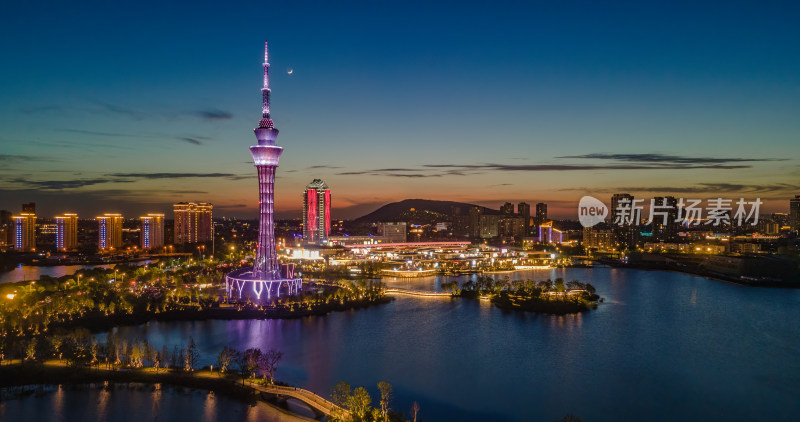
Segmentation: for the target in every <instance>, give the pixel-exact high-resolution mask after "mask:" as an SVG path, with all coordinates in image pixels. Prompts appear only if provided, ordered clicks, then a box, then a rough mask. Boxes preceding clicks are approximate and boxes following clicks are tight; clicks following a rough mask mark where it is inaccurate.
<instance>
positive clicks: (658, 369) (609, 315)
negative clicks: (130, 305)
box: [101, 267, 800, 421]
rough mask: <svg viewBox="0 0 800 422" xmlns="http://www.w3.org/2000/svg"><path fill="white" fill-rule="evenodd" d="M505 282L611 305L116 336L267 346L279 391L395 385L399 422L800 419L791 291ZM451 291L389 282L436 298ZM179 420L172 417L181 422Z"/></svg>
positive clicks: (589, 272) (666, 277) (606, 272)
mask: <svg viewBox="0 0 800 422" xmlns="http://www.w3.org/2000/svg"><path fill="white" fill-rule="evenodd" d="M506 275H508V276H510V277H513V278H532V279H535V280H542V279H546V278H548V277H550V278H556V277H563V278H564V279H565V280H567V281H569V280H572V279H578V280H580V281H583V282H589V283H592V284H593V285H594V286H595V287H596V288H597V292H598V293H599V294H600V295H601V296H602V297H604V298H605V302H604V303H601V304H600V305H599V307H598V309H596V310H593V311H590V312H586V313H582V314H577V315H569V316H547V315H536V314H524V313H514V312H508V311H503V310H500V309H498V308H495V307H492V306H491V305H490V304H489V303H488V302H485V301H476V300H469V299H458V298H449V297H408V296H399V297H397V299H396V300H395V301H394V302H392V303H390V304H387V305H381V306H376V307H372V308H368V309H362V310H356V311H348V312H339V313H332V314H330V315H327V316H324V317H307V318H302V319H297V320H244V321H221V320H212V321H196V322H156V321H153V322H150V323H148V324H144V325H140V326H128V327H120V328H117V329H115V330H116V331H117V332H118V333H119V334H120V335H122V336H124V337H127V338H130V339H134V338H136V337H141V338H147V339H148V340H149V341H150V342H151V343H153V344H154V345H155V346H156V347H159V348H160V347H161V345H163V344H167V345H168V346H169V347H170V348H171V347H172V345H175V344H177V345H182V344H185V343H186V342H187V341H188V339H189V337H192V338H194V340H195V341H196V342H197V345H198V346H199V348H200V350H201V352H202V353H203V357H202V361H203V363H204V364H211V363H213V362H214V360H215V356H216V354H217V353H218V352H219V350H220V349H222V347H223V346H232V347H234V348H236V349H239V350H244V349H246V348H249V347H259V348H262V349H268V348H275V349H278V350H280V351H282V352H283V354H284V357H283V360H282V361H281V362H280V365H279V369H278V372H277V375H276V377H277V378H278V379H280V380H282V381H285V382H288V383H290V384H293V385H296V386H301V387H304V388H307V389H310V390H312V391H315V392H317V393H319V394H322V395H326V396H327V395H329V393H330V391H331V389H332V387H333V386H334V385H335V384H336V383H337V382H339V381H342V380H343V381H346V382H348V383H350V384H352V385H364V386H367V387H368V389H369V390H370V392H371V393H372V394H373V398H376V397H377V388H376V383H377V382H378V381H381V380H385V381H388V382H389V383H391V384H392V385H393V387H394V392H395V393H394V397H393V401H392V407H393V408H395V409H398V410H401V411H404V412H405V413H406V414H408V410H409V409H410V407H411V404H412V403H413V401H417V402H419V404H420V408H421V409H420V413H419V416H420V418H421V420H424V421H447V420H453V421H487V420H491V421H539V420H541V421H553V420H556V419H558V418H561V417H563V416H564V415H566V414H567V413H572V414H575V415H577V416H579V417H581V418H582V419H583V420H586V421H617V420H651V421H675V420H739V421H751V420H775V421H779V420H787V421H788V420H796V417H797V414H800V399H798V397H800V290H796V289H770V288H754V287H748V286H740V285H735V284H730V283H725V282H720V281H714V280H709V279H705V278H701V277H697V276H692V275H687V274H682V273H674V272H656V271H644V270H635V269H617V268H606V267H599V268H567V269H552V270H536V271H524V272H516V273H513V274H496V275H495V276H497V277H505V276H506ZM449 279H450V278H444V277H427V278H421V279H398V280H386V282H387V284H389V285H392V286H396V287H404V288H409V289H416V290H434V289H436V288H437V286H439V285H440V284H441V283H442V282H443V281H447V280H449ZM101 336H102V334H101ZM374 404H376V401H375V400H374ZM175 412H176V413H174V415H173V416H172V417H170V418H168V419H177V418H181V417H182V416H183V413H181V411H179V410H176V411H175ZM218 419H220V420H221V419H224V418H223V417H221V416H220V417H219V418H218ZM109 420H111V419H109Z"/></svg>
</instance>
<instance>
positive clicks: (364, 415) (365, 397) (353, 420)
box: [331, 381, 419, 422]
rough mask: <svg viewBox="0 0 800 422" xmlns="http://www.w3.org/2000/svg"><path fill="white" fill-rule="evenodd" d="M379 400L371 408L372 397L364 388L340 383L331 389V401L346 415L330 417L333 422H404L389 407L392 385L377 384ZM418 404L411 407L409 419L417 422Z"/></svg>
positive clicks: (401, 414)
mask: <svg viewBox="0 0 800 422" xmlns="http://www.w3.org/2000/svg"><path fill="white" fill-rule="evenodd" d="M378 391H379V392H380V398H379V399H378V406H377V407H373V406H372V397H371V396H370V394H369V392H368V391H367V389H366V388H364V387H357V388H352V387H351V386H350V384H348V383H346V382H344V381H341V382H339V383H338V384H336V386H335V387H333V392H332V393H331V401H333V403H335V404H336V405H338V406H339V407H341V408H342V409H344V410H345V411H346V413H342V414H333V415H331V417H332V419H333V420H334V421H342V422H404V421H405V418H404V416H403V413H402V412H397V411H393V410H392V409H391V408H390V407H389V402H390V401H391V399H392V385H391V384H389V383H388V382H385V381H381V382H379V383H378ZM418 413H419V404H418V403H417V402H414V404H413V405H412V406H411V418H412V420H413V422H417V414H418Z"/></svg>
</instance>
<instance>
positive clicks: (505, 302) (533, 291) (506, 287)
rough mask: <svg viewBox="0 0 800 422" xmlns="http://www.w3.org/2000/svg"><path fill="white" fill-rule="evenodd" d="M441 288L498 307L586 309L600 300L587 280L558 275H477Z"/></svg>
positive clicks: (539, 310)
mask: <svg viewBox="0 0 800 422" xmlns="http://www.w3.org/2000/svg"><path fill="white" fill-rule="evenodd" d="M442 289H444V290H445V291H449V292H450V293H451V294H452V295H453V296H457V297H465V298H472V299H477V298H481V297H483V298H488V299H489V300H491V302H492V303H493V304H494V305H495V306H497V307H498V308H501V309H508V310H517V311H527V312H537V313H543V314H556V315H564V314H571V313H577V312H583V311H588V310H589V309H592V308H595V307H597V302H598V301H602V299H601V298H600V296H598V295H597V294H596V293H595V288H594V286H592V285H591V284H589V283H581V282H580V281H578V280H573V281H570V282H567V283H564V280H563V279H561V278H557V279H556V280H555V281H552V280H550V279H548V280H545V281H539V282H535V281H533V280H509V279H508V278H505V279H502V280H495V279H494V278H492V277H488V276H481V277H478V279H477V281H472V280H468V281H465V282H464V283H461V285H459V284H458V282H456V281H452V282H449V283H443V284H442Z"/></svg>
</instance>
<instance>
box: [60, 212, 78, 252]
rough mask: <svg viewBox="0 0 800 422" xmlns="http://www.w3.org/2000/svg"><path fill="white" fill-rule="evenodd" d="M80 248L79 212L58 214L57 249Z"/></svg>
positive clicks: (69, 249)
mask: <svg viewBox="0 0 800 422" xmlns="http://www.w3.org/2000/svg"><path fill="white" fill-rule="evenodd" d="M77 248H78V214H74V213H69V212H68V213H64V214H62V215H59V216H56V249H58V250H60V251H71V250H74V249H77Z"/></svg>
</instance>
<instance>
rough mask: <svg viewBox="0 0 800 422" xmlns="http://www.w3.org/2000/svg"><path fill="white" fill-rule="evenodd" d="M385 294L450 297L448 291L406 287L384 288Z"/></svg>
mask: <svg viewBox="0 0 800 422" xmlns="http://www.w3.org/2000/svg"><path fill="white" fill-rule="evenodd" d="M384 293H386V294H395V295H408V296H438V297H452V296H453V295H451V294H450V293H448V292H421V291H418V290H406V289H397V288H391V289H386V290H385V291H384Z"/></svg>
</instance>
